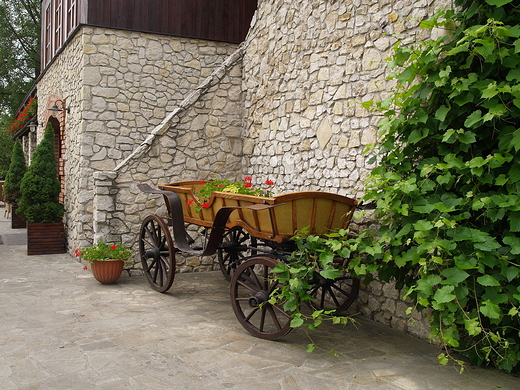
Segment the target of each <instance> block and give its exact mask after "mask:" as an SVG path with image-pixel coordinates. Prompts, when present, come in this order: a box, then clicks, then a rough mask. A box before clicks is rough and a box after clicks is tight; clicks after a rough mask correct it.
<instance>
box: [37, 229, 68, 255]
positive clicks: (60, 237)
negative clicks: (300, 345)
mask: <svg viewBox="0 0 520 390" xmlns="http://www.w3.org/2000/svg"><path fill="white" fill-rule="evenodd" d="M66 252H67V250H66V247H65V226H64V224H63V222H57V223H29V224H27V254H28V255H52V254H57V253H66Z"/></svg>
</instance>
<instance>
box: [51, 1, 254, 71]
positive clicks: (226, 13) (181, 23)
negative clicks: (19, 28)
mask: <svg viewBox="0 0 520 390" xmlns="http://www.w3.org/2000/svg"><path fill="white" fill-rule="evenodd" d="M256 7H257V0H42V68H44V67H45V66H47V65H48V64H49V63H50V61H51V60H52V58H53V57H54V56H55V55H56V53H58V51H59V49H60V48H61V47H62V46H63V45H64V44H65V42H66V40H67V38H68V37H69V36H70V35H71V34H72V33H73V32H74V30H75V28H76V27H77V26H79V25H82V24H85V25H91V26H99V27H109V28H116V29H124V30H132V31H141V32H149V33H158V34H165V35H172V36H179V37H187V38H197V39H207V40H212V41H222V42H231V43H240V42H242V41H243V40H244V38H245V36H246V34H247V31H248V30H249V24H250V22H251V19H252V17H253V14H254V12H255V10H256Z"/></svg>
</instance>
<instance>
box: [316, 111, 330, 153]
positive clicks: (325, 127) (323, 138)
mask: <svg viewBox="0 0 520 390" xmlns="http://www.w3.org/2000/svg"><path fill="white" fill-rule="evenodd" d="M316 137H317V138H318V142H319V145H320V148H321V149H322V150H323V149H325V147H326V146H327V144H328V143H329V141H330V139H331V137H332V130H331V128H330V123H329V120H328V119H327V118H325V119H323V120H322V121H321V123H320V126H319V127H318V130H317V131H316Z"/></svg>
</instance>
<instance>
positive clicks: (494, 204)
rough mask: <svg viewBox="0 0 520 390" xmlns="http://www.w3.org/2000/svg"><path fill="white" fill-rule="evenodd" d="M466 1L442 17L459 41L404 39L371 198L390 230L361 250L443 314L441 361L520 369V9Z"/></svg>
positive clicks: (368, 266) (434, 326)
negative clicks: (462, 358)
mask: <svg viewBox="0 0 520 390" xmlns="http://www.w3.org/2000/svg"><path fill="white" fill-rule="evenodd" d="M456 3H457V5H458V6H460V8H459V10H460V12H459V13H457V14H453V13H452V12H447V13H445V14H444V15H441V16H442V17H443V18H444V19H438V20H446V21H447V22H446V23H443V24H442V26H444V27H447V26H449V27H453V30H452V35H451V36H450V37H444V38H441V39H438V40H430V41H427V42H421V43H415V44H412V45H409V46H401V45H397V46H396V53H395V55H394V56H393V57H392V59H391V66H392V67H393V68H394V69H395V73H394V75H393V77H394V79H396V80H397V82H398V87H397V88H396V91H395V93H393V94H392V95H391V96H390V97H389V98H387V99H385V100H384V101H382V102H378V103H377V105H378V107H379V108H380V109H381V110H382V112H383V113H384V115H385V119H383V120H382V122H381V123H380V129H381V131H382V133H383V134H382V139H381V143H380V145H379V146H378V147H377V148H376V149H375V151H376V152H377V153H376V154H377V157H376V159H375V161H377V162H378V167H377V168H376V169H374V171H373V172H372V174H371V176H370V180H369V184H368V190H367V195H366V198H367V199H369V200H371V201H373V202H375V203H376V204H377V209H376V210H375V213H376V214H375V217H376V219H377V220H378V221H379V222H380V223H381V224H382V227H381V229H379V230H378V231H377V234H376V235H367V237H365V238H364V240H363V241H362V242H360V251H361V252H364V253H365V255H366V258H364V263H363V264H364V265H363V267H365V270H374V271H377V272H378V275H379V277H380V279H383V280H389V279H394V280H396V281H397V285H398V287H401V288H405V289H406V296H408V297H410V298H412V299H413V300H414V301H415V306H416V308H417V309H419V310H421V309H424V308H429V309H431V310H432V316H431V321H430V326H431V334H430V337H431V338H432V339H436V340H438V341H440V342H441V344H442V345H443V346H444V347H445V350H444V353H442V354H441V355H440V356H439V361H440V362H441V363H446V362H448V361H449V358H450V357H453V356H454V355H453V354H452V352H453V351H457V352H459V353H460V354H463V355H466V356H468V357H469V358H470V360H471V362H472V363H473V364H478V365H480V364H491V365H495V366H496V367H498V368H500V369H503V370H506V371H516V372H518V371H519V369H520V154H519V151H520V24H519V21H520V7H519V6H518V3H517V2H516V1H513V0H471V1H469V0H459V1H457V2H456ZM515 3H516V4H515ZM438 20H437V21H432V22H429V23H424V25H425V26H426V25H428V26H430V27H431V26H435V25H439V22H438ZM369 105H370V102H367V104H366V106H367V107H368V106H369ZM365 234H367V233H365ZM358 260H359V259H358ZM358 260H356V261H354V262H353V263H352V266H353V267H354V266H358V267H359V265H360V264H361V263H360V262H359V261H358Z"/></svg>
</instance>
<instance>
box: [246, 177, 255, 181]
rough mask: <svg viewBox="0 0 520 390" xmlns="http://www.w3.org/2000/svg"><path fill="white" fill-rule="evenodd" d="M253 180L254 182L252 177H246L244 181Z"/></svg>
mask: <svg viewBox="0 0 520 390" xmlns="http://www.w3.org/2000/svg"><path fill="white" fill-rule="evenodd" d="M251 180H253V178H252V177H251V176H246V177H244V181H251Z"/></svg>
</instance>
